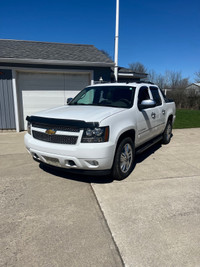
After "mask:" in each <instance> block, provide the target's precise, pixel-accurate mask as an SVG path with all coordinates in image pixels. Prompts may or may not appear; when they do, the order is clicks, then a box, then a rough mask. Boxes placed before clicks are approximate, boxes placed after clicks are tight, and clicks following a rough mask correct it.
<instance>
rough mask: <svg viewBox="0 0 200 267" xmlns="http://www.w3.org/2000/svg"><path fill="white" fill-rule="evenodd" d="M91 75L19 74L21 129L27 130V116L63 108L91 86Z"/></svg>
mask: <svg viewBox="0 0 200 267" xmlns="http://www.w3.org/2000/svg"><path fill="white" fill-rule="evenodd" d="M89 83H90V81H89V74H86V73H84V74H68V73H65V74H64V73H28V72H19V73H18V76H17V87H18V90H19V95H20V102H21V111H20V113H21V115H20V117H21V129H26V116H30V115H32V114H34V113H36V112H39V111H42V110H45V109H50V108H54V107H57V106H62V105H65V104H66V101H67V98H68V97H74V96H75V95H77V93H78V92H79V91H80V90H82V89H83V88H84V87H86V86H87V85H89Z"/></svg>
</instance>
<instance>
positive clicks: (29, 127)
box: [27, 121, 31, 135]
mask: <svg viewBox="0 0 200 267" xmlns="http://www.w3.org/2000/svg"><path fill="white" fill-rule="evenodd" d="M27 132H28V133H29V134H30V135H31V123H30V122H29V121H28V123H27Z"/></svg>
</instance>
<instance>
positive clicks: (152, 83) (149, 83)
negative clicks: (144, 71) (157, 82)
mask: <svg viewBox="0 0 200 267" xmlns="http://www.w3.org/2000/svg"><path fill="white" fill-rule="evenodd" d="M136 83H149V84H154V83H153V82H150V81H138V82H136Z"/></svg>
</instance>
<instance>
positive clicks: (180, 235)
mask: <svg viewBox="0 0 200 267" xmlns="http://www.w3.org/2000/svg"><path fill="white" fill-rule="evenodd" d="M173 133H174V136H173V138H172V141H171V143H170V144H169V145H166V146H159V145H156V146H154V147H153V148H152V149H150V150H149V151H148V152H145V153H143V154H142V155H140V156H138V158H137V164H136V167H135V169H134V171H133V173H132V174H131V175H130V176H129V177H128V178H127V179H126V180H124V181H120V182H117V181H114V182H112V180H111V179H109V177H108V178H103V177H86V176H80V175H79V176H78V175H72V174H69V173H65V172H59V171H56V170H51V169H48V168H42V167H41V166H39V165H38V163H36V162H34V161H33V160H32V159H31V157H30V156H29V155H28V154H27V153H26V151H25V149H24V146H23V135H24V133H1V134H0V147H1V149H0V203H1V206H0V218H1V220H0V251H1V253H0V266H9V267H10V266H20V267H21V266H27V267H29V266H51V267H52V266H59V267H60V266H70V267H71V266H77V267H80V266H81V267H82V266H83V267H88V266H95V267H96V266H97V267H98V266H99V267H106V266H108V267H110V266H114V267H118V266H142V267H144V266H152V267H156V266H159V267H160V266H162V267H163V266H181V267H182V266H192V267H193V266H200V246H199V244H200V128H198V129H185V130H174V131H173Z"/></svg>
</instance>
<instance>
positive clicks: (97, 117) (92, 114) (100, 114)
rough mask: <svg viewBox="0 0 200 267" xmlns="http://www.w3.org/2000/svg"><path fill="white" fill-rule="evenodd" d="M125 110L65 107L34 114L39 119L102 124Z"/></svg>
mask: <svg viewBox="0 0 200 267" xmlns="http://www.w3.org/2000/svg"><path fill="white" fill-rule="evenodd" d="M124 110H125V109H124V108H113V107H102V106H101V107H99V106H70V105H69V106H63V107H58V108H53V109H49V110H44V111H40V112H37V113H36V114H34V115H35V116H38V117H45V118H54V119H68V120H83V121H86V122H101V121H102V120H104V119H106V118H108V117H110V116H112V115H114V114H116V113H119V112H122V111H124Z"/></svg>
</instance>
